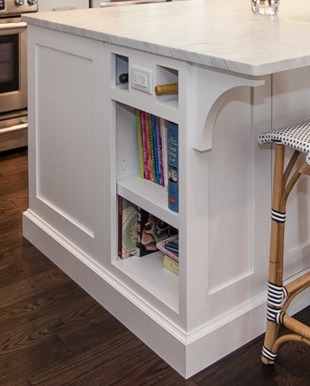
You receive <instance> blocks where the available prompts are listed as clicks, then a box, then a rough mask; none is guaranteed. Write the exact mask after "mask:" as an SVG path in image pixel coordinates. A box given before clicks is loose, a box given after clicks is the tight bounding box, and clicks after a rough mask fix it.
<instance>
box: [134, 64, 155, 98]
mask: <svg viewBox="0 0 310 386" xmlns="http://www.w3.org/2000/svg"><path fill="white" fill-rule="evenodd" d="M130 85H131V88H134V89H136V90H139V91H142V92H145V93H147V94H151V95H152V94H153V72H152V71H151V70H149V69H147V68H143V67H140V66H136V65H132V66H131V71H130Z"/></svg>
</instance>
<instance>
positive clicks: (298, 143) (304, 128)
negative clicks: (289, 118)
mask: <svg viewBox="0 0 310 386" xmlns="http://www.w3.org/2000/svg"><path fill="white" fill-rule="evenodd" d="M258 142H259V143H260V144H263V143H270V142H275V143H281V144H282V145H285V146H289V147H291V148H293V149H295V150H298V151H300V152H303V153H306V154H307V157H306V160H307V163H308V164H309V165H310V119H308V120H307V121H303V122H299V123H294V124H292V125H288V126H285V127H282V128H279V129H274V130H270V131H267V132H265V133H263V134H261V135H260V136H259V137H258Z"/></svg>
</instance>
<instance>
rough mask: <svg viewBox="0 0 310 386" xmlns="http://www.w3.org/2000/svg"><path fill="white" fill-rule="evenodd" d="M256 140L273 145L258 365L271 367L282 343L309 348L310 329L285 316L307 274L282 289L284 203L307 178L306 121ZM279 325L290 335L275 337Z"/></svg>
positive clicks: (309, 124) (309, 138) (309, 278)
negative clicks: (288, 155)
mask: <svg viewBox="0 0 310 386" xmlns="http://www.w3.org/2000/svg"><path fill="white" fill-rule="evenodd" d="M258 141H259V143H260V144H263V143H274V144H275V159H274V176H273V194H272V209H271V235H270V255H269V276H268V292H267V325H266V334H265V341H264V347H263V351H262V362H263V363H265V364H273V363H274V361H275V359H276V356H277V351H278V348H279V346H280V345H281V344H282V343H284V342H287V341H291V340H295V341H300V342H304V343H306V344H308V345H310V327H309V326H306V325H304V324H303V323H301V322H299V321H298V320H296V319H294V318H293V317H291V316H289V315H288V314H287V313H286V311H287V308H288V306H289V305H290V303H291V302H292V300H293V299H294V298H295V297H296V295H298V294H299V293H300V292H301V291H303V290H304V289H306V288H307V287H309V286H310V272H309V273H306V274H304V275H303V276H301V277H299V278H298V279H295V280H293V281H291V282H290V283H289V284H287V285H286V286H284V285H283V254H284V224H285V220H286V202H287V199H288V196H289V194H290V193H291V191H292V189H293V187H294V186H295V184H296V182H297V181H298V179H299V177H300V176H301V175H310V119H309V120H307V121H303V122H300V123H296V124H293V125H290V126H286V127H283V128H280V129H275V130H271V131H268V132H266V133H263V134H261V135H260V136H259V138H258ZM286 147H290V148H293V149H294V150H295V151H294V152H293V154H292V156H291V158H290V160H289V162H288V163H287V165H286V167H285V166H284V156H285V149H286ZM304 153H305V154H306V156H305V155H304ZM301 154H302V155H303V157H304V160H303V162H302V163H301V164H300V162H299V163H298V166H297V165H296V162H297V159H298V158H299V156H300V155H301ZM280 325H283V326H285V327H286V328H287V329H288V330H289V331H290V333H288V334H286V335H283V336H281V337H278V332H279V327H280Z"/></svg>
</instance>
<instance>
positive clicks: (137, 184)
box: [117, 175, 179, 229]
mask: <svg viewBox="0 0 310 386" xmlns="http://www.w3.org/2000/svg"><path fill="white" fill-rule="evenodd" d="M117 194H119V195H120V196H122V197H124V198H126V199H127V200H128V201H130V202H132V203H133V204H135V205H138V206H141V207H142V208H143V209H145V210H147V211H148V212H149V213H152V214H154V215H155V216H156V217H158V218H160V219H161V220H163V221H165V222H167V223H168V224H170V225H172V226H173V227H174V228H177V229H179V215H178V213H175V212H172V211H171V210H170V209H168V194H167V192H166V190H165V188H164V187H162V186H160V185H158V184H155V183H154V182H151V181H148V180H145V179H143V178H140V176H139V175H134V176H130V177H126V178H122V179H120V180H118V181H117Z"/></svg>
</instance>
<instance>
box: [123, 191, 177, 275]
mask: <svg viewBox="0 0 310 386" xmlns="http://www.w3.org/2000/svg"><path fill="white" fill-rule="evenodd" d="M158 250H160V251H161V252H163V257H164V259H163V263H164V267H165V268H167V269H169V270H170V271H172V272H173V273H175V274H178V261H179V250H178V230H177V229H175V228H174V227H172V226H171V225H169V224H167V223H165V222H164V221H162V220H160V219H158V218H157V217H156V216H154V215H152V214H150V213H148V212H147V211H146V210H144V209H142V208H140V207H138V206H136V205H134V204H132V203H131V202H129V201H128V200H126V199H125V198H123V197H121V196H118V256H119V257H120V258H121V259H127V258H129V257H131V256H138V257H143V256H145V255H148V254H150V253H153V252H156V251H158Z"/></svg>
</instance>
